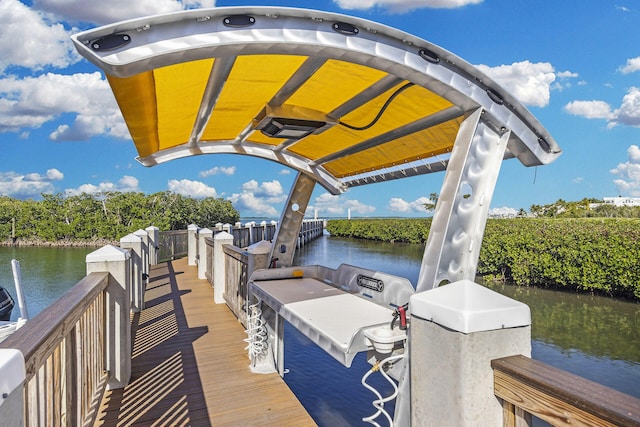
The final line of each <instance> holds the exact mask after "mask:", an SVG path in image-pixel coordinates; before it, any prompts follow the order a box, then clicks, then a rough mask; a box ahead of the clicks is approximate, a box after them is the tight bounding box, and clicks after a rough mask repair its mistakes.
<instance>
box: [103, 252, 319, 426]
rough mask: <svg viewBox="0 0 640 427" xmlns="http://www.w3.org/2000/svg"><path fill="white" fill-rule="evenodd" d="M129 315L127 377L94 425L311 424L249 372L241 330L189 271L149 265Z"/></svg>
mask: <svg viewBox="0 0 640 427" xmlns="http://www.w3.org/2000/svg"><path fill="white" fill-rule="evenodd" d="M145 299H146V308H145V309H144V310H143V311H142V312H141V313H135V314H134V315H133V316H132V319H131V320H132V339H133V346H132V349H133V350H132V353H133V354H132V374H131V381H130V383H129V385H128V386H127V387H125V388H124V389H118V390H111V391H107V392H106V393H105V396H104V398H103V400H102V404H101V407H100V410H99V413H98V416H97V420H96V423H95V425H96V426H132V425H145V426H146V425H148V426H156V425H157V426H160V425H171V426H183V425H184V426H186V425H191V426H239V425H251V426H260V425H296V426H309V425H315V423H314V421H313V420H312V418H311V417H310V416H309V415H308V414H307V412H306V411H305V409H304V408H303V407H302V405H301V404H300V402H299V401H298V400H297V398H296V397H295V396H294V395H293V393H292V392H291V390H289V388H288V387H287V386H286V384H285V383H284V381H282V379H281V378H280V377H279V376H278V375H277V374H267V375H260V374H253V373H251V371H250V369H249V358H248V357H247V353H246V351H245V350H244V347H245V342H244V341H243V339H244V338H245V337H246V335H245V333H244V328H243V327H242V325H241V324H240V323H239V322H238V321H237V319H236V318H235V316H234V315H233V314H232V313H231V311H230V310H229V309H228V308H227V307H226V305H225V304H215V303H214V301H213V288H212V287H211V285H210V284H209V283H208V282H207V281H206V280H199V279H198V278H197V271H196V268H195V267H188V266H187V260H186V258H184V259H179V260H176V261H172V262H167V263H163V264H160V265H157V266H154V267H153V268H152V271H151V277H150V279H149V284H148V286H147V291H146V297H145Z"/></svg>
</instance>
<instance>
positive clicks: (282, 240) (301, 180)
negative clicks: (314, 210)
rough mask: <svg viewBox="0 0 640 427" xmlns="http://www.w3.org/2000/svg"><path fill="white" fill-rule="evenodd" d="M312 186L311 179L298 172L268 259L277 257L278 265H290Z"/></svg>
mask: <svg viewBox="0 0 640 427" xmlns="http://www.w3.org/2000/svg"><path fill="white" fill-rule="evenodd" d="M314 186H315V181H314V180H313V179H311V178H310V177H308V176H307V175H305V174H302V173H298V176H297V177H296V180H295V182H294V183H293V186H292V187H291V191H290V192H289V198H288V199H287V203H286V204H285V206H284V210H283V211H282V216H281V217H280V226H279V227H278V231H277V232H276V236H275V238H274V242H275V244H274V245H273V248H272V249H271V257H270V259H274V258H278V262H277V265H278V267H290V266H291V264H292V263H293V255H294V253H295V250H296V241H297V239H298V233H299V232H300V226H301V225H302V220H303V219H304V212H305V210H306V209H307V205H308V204H309V199H311V193H312V192H313V187H314Z"/></svg>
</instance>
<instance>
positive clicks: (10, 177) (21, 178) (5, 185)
mask: <svg viewBox="0 0 640 427" xmlns="http://www.w3.org/2000/svg"><path fill="white" fill-rule="evenodd" d="M63 178H64V174H63V173H62V172H60V171H59V170H58V169H49V170H48V171H47V173H46V174H44V175H41V174H39V173H36V172H32V173H27V174H19V173H16V172H0V195H3V196H11V197H16V198H28V197H36V196H39V195H40V194H42V193H52V192H53V190H54V185H53V181H61V180H62V179H63Z"/></svg>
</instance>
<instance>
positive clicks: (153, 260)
mask: <svg viewBox="0 0 640 427" xmlns="http://www.w3.org/2000/svg"><path fill="white" fill-rule="evenodd" d="M145 231H146V232H147V234H148V235H149V264H150V265H156V264H157V263H158V249H159V247H158V245H159V244H160V229H159V228H158V227H154V226H151V227H147V228H145Z"/></svg>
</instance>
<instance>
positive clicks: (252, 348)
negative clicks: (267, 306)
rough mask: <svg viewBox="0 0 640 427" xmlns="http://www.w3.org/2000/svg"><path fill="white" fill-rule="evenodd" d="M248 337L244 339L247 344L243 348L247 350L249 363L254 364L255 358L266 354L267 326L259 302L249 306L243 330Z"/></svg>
mask: <svg viewBox="0 0 640 427" xmlns="http://www.w3.org/2000/svg"><path fill="white" fill-rule="evenodd" d="M244 332H245V333H246V334H247V335H248V337H247V338H245V339H244V341H245V342H246V343H247V344H248V345H247V346H246V347H245V348H244V349H245V350H248V351H249V359H250V360H251V364H252V365H253V366H255V363H256V360H257V359H259V358H263V357H264V356H266V354H267V350H268V345H269V343H268V342H267V328H266V326H265V322H264V320H262V310H261V309H260V302H257V303H255V304H252V305H250V306H249V313H248V315H247V329H245V331H244Z"/></svg>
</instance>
